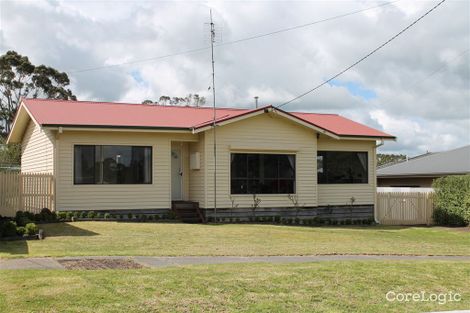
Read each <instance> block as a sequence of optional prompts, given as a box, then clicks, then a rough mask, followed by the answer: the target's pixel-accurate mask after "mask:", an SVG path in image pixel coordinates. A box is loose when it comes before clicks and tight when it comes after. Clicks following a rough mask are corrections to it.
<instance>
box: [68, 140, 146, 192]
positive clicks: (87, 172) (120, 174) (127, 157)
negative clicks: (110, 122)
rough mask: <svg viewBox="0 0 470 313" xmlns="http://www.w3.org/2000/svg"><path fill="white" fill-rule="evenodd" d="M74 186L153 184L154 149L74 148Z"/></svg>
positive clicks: (124, 147)
mask: <svg viewBox="0 0 470 313" xmlns="http://www.w3.org/2000/svg"><path fill="white" fill-rule="evenodd" d="M74 183H75V184H76V185H82V184H151V183H152V147H140V146H84V145H83V146H82V145H77V146H74Z"/></svg>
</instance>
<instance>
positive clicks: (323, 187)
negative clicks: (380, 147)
mask: <svg viewBox="0 0 470 313" xmlns="http://www.w3.org/2000/svg"><path fill="white" fill-rule="evenodd" d="M375 144H376V143H375V141H365V140H364V141H363V140H336V139H330V138H328V137H326V136H324V135H322V136H321V137H320V139H318V150H319V151H364V152H368V163H369V164H368V170H369V178H368V183H367V184H320V185H318V205H319V206H322V205H350V204H351V198H353V197H354V204H357V205H359V204H374V203H375V192H376V186H377V178H376V170H375V162H376V161H375Z"/></svg>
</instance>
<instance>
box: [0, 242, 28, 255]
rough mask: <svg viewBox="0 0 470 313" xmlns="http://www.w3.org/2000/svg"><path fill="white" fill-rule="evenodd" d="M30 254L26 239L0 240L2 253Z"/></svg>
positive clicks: (0, 252)
mask: <svg viewBox="0 0 470 313" xmlns="http://www.w3.org/2000/svg"><path fill="white" fill-rule="evenodd" d="M3 253H6V254H28V253H29V248H28V242H27V241H26V240H13V241H0V254H3Z"/></svg>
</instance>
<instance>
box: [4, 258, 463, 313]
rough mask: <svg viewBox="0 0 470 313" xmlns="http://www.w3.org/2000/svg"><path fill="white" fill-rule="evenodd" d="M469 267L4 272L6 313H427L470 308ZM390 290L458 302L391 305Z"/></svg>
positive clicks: (416, 265) (408, 265) (312, 265)
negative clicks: (449, 296) (453, 297)
mask: <svg viewBox="0 0 470 313" xmlns="http://www.w3.org/2000/svg"><path fill="white" fill-rule="evenodd" d="M469 281H470V263H469V262H459V263H454V262H379V261H377V262H374V261H370V262H354V261H351V262H321V263H301V264H298V263H297V264H226V265H211V266H185V267H174V268H164V269H143V270H98V271H63V270H47V271H46V270H41V271H36V270H23V271H0V282H1V283H0V312H18V313H20V312H87V313H88V312H95V313H99V312H126V313H131V312H427V311H431V310H433V311H434V310H439V311H441V310H442V311H444V310H457V309H468V308H469V307H470V284H469V283H468V282H469ZM388 291H394V292H396V293H398V292H412V293H414V292H421V291H425V292H426V293H427V294H429V293H449V292H452V293H460V294H461V298H462V300H461V301H460V302H448V303H447V304H442V305H440V304H437V303H436V302H406V303H398V302H393V303H391V302H387V300H386V298H385V295H386V293H387V292H388Z"/></svg>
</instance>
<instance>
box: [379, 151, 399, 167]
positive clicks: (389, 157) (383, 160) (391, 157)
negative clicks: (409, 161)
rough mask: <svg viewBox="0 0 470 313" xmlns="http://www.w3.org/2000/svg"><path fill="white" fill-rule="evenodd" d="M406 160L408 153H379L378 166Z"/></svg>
mask: <svg viewBox="0 0 470 313" xmlns="http://www.w3.org/2000/svg"><path fill="white" fill-rule="evenodd" d="M404 160H406V155H404V154H383V153H377V166H382V165H386V164H391V163H396V162H400V161H404Z"/></svg>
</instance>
